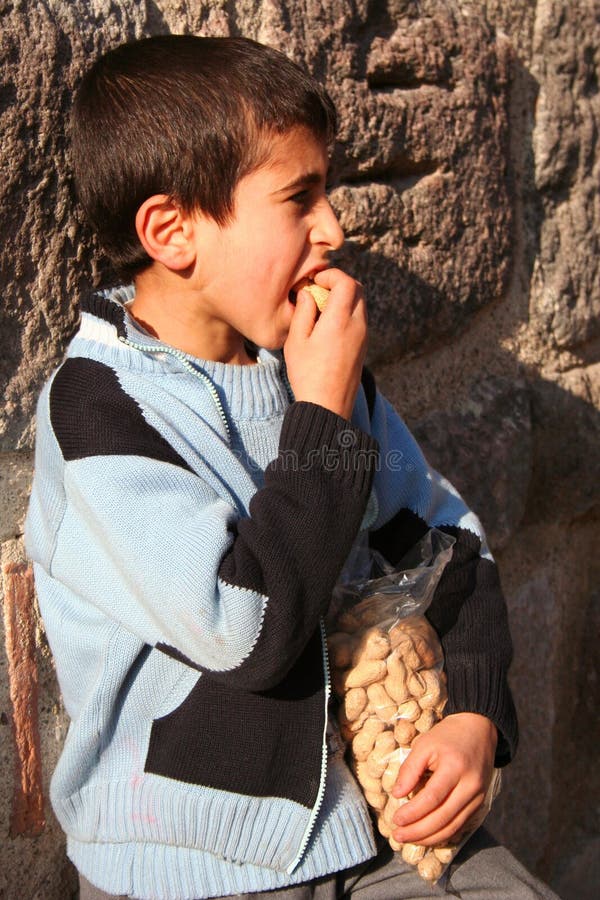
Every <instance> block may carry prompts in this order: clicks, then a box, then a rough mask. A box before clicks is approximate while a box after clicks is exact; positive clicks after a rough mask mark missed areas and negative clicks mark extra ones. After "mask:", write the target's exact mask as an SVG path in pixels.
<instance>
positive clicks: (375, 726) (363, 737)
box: [352, 716, 385, 762]
mask: <svg viewBox="0 0 600 900" xmlns="http://www.w3.org/2000/svg"><path fill="white" fill-rule="evenodd" d="M384 728H385V725H384V724H383V722H382V721H381V719H378V718H376V717H375V716H371V717H370V718H368V719H367V720H366V722H365V724H364V725H363V727H362V728H361V730H360V731H359V732H358V733H357V734H355V735H354V738H353V739H352V753H353V754H354V758H355V759H356V760H358V761H359V762H364V761H365V760H366V758H367V756H368V755H369V753H370V752H371V750H372V749H373V745H374V743H375V738H376V737H377V735H378V734H380V733H381V732H382V731H383V729H384Z"/></svg>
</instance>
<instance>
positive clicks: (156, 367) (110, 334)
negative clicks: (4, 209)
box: [78, 285, 291, 419]
mask: <svg viewBox="0 0 600 900" xmlns="http://www.w3.org/2000/svg"><path fill="white" fill-rule="evenodd" d="M134 293H135V291H134V288H133V285H129V286H123V287H118V288H111V289H108V290H103V291H98V292H96V293H93V294H90V295H89V296H87V297H86V298H85V299H84V300H83V301H82V303H81V312H82V323H81V328H80V331H79V335H78V337H79V338H82V339H84V340H86V339H87V340H91V341H94V342H96V343H99V344H101V345H104V346H105V347H106V349H107V350H108V349H109V347H110V346H111V345H112V346H113V347H114V348H115V349H116V348H117V347H119V348H120V349H121V350H123V349H125V348H126V347H130V348H131V351H132V354H133V356H132V357H131V363H132V367H133V368H136V369H139V368H140V367H141V368H144V369H145V368H146V367H149V368H151V369H152V370H153V371H155V372H160V371H163V372H165V373H167V372H169V373H172V372H181V371H182V370H187V371H190V370H195V371H197V372H198V373H201V374H202V375H203V376H204V377H206V378H208V379H209V380H210V381H211V382H212V384H213V385H214V387H215V389H216V390H217V393H218V394H219V396H220V399H221V402H222V403H223V404H224V405H225V407H226V409H227V411H228V414H229V415H230V416H231V417H232V418H233V419H238V418H240V419H246V418H250V419H254V418H256V419H260V418H265V417H269V416H274V415H275V416H276V415H279V414H281V413H282V412H283V411H284V410H285V409H286V408H287V406H288V404H289V402H290V399H291V390H290V389H289V387H288V384H287V378H286V376H285V365H284V362H283V354H282V353H281V352H280V351H279V352H271V351H269V350H265V349H264V348H259V349H258V362H257V364H256V365H249V366H248V365H245V366H242V365H234V364H232V363H222V362H217V361H214V360H206V359H199V358H198V357H194V356H191V355H190V354H188V353H184V352H183V351H181V350H175V349H174V348H170V347H167V346H166V345H165V344H163V343H162V342H161V341H160V340H158V339H157V338H155V337H153V336H152V335H150V334H148V332H147V331H145V330H144V329H143V328H142V327H141V326H140V325H139V324H138V323H137V322H136V321H135V319H133V318H132V316H130V315H129V313H128V311H127V304H128V303H129V302H130V301H131V300H132V299H133V297H134ZM119 356H120V357H121V359H120V361H121V364H122V363H123V359H122V355H121V353H119ZM144 360H145V361H146V362H145V364H144Z"/></svg>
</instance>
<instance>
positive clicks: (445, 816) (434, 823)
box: [392, 790, 484, 846]
mask: <svg viewBox="0 0 600 900" xmlns="http://www.w3.org/2000/svg"><path fill="white" fill-rule="evenodd" d="M483 797H484V795H483V793H478V794H477V795H476V796H475V797H473V798H472V799H470V800H469V801H468V802H465V796H464V792H463V791H461V790H456V791H453V792H452V793H451V794H450V795H448V797H447V799H446V802H443V803H442V804H441V805H440V806H438V807H437V808H436V809H434V811H433V812H431V813H429V815H426V816H424V817H423V818H420V819H419V820H418V821H416V822H414V823H412V824H410V825H404V826H402V827H398V828H396V829H395V830H394V831H393V832H392V834H393V836H394V839H395V840H397V841H398V842H399V843H403V842H408V843H411V844H423V845H425V846H432V845H434V844H439V843H442V842H444V841H448V840H451V839H453V838H455V836H456V835H457V834H458V833H459V832H460V831H461V830H462V829H463V827H464V825H465V824H466V823H468V821H469V819H470V818H471V816H473V814H474V813H476V812H477V810H478V809H479V808H480V806H481V804H482V802H483ZM412 802H413V801H410V803H412ZM410 803H407V804H406V805H405V806H403V807H401V809H400V810H399V811H398V813H396V815H395V816H394V820H395V821H396V820H397V819H398V818H399V817H400V813H401V812H404V811H405V810H408V807H409V805H410Z"/></svg>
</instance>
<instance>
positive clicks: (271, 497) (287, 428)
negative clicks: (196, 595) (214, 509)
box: [219, 403, 377, 689]
mask: <svg viewBox="0 0 600 900" xmlns="http://www.w3.org/2000/svg"><path fill="white" fill-rule="evenodd" d="M376 448H377V445H376V442H375V441H374V440H373V439H372V438H370V437H369V436H368V435H366V434H365V433H364V432H362V431H360V430H359V429H356V428H353V427H352V426H350V425H349V423H348V422H347V421H345V420H343V419H341V418H340V417H338V416H336V415H334V414H333V413H331V412H328V411H327V410H325V409H323V408H322V407H320V406H315V405H313V404H310V403H294V404H292V406H291V407H290V409H289V410H288V412H287V414H286V417H285V420H284V424H283V428H282V433H281V439H280V447H279V455H278V457H277V459H275V460H274V461H273V462H272V463H271V464H270V465H269V466H268V468H267V470H266V473H265V486H264V488H263V489H262V490H259V491H258V492H257V493H256V495H255V497H254V498H253V500H252V501H251V504H250V517H249V518H246V519H242V520H240V521H239V522H238V527H237V534H236V538H235V540H234V542H233V545H232V547H231V549H230V551H229V553H228V554H227V555H226V556H225V557H224V559H223V563H222V565H221V569H220V571H219V577H220V578H221V579H222V580H223V581H225V582H226V583H227V584H229V585H232V586H239V587H241V588H243V589H246V590H251V591H253V592H255V593H258V594H261V595H263V596H265V597H266V598H267V602H266V607H265V614H264V619H263V623H262V627H261V632H260V636H259V638H258V641H257V644H256V646H255V647H254V649H253V652H252V654H251V657H250V658H249V659H248V660H246V661H244V663H243V664H242V665H241V666H240V667H239V669H238V672H237V676H236V677H239V678H242V679H243V680H244V681H245V682H246V683H248V684H253V685H255V686H257V685H260V688H261V689H264V688H266V687H270V686H273V685H274V684H276V683H277V681H278V679H280V678H281V677H283V676H284V675H285V674H286V672H287V671H288V670H289V669H290V668H291V666H292V665H293V663H294V662H295V660H296V659H297V657H298V656H299V654H300V653H301V651H302V649H303V648H304V646H305V645H306V643H307V642H308V640H309V639H310V637H311V635H312V633H313V632H314V629H315V627H316V626H317V623H318V619H319V617H320V616H321V615H322V614H323V613H324V612H325V611H326V609H327V605H328V603H329V600H330V598H331V592H332V590H333V587H334V584H335V582H336V580H337V578H338V576H339V572H340V570H341V568H342V565H343V563H344V561H345V559H346V557H347V555H348V553H349V551H350V548H351V546H352V542H353V541H354V539H355V537H356V534H357V532H358V530H359V527H360V523H361V519H362V516H363V514H364V509H365V506H366V503H367V500H368V496H369V492H370V486H371V481H372V474H373V470H374V467H375V462H376V459H377V449H376ZM300 611H301V612H300ZM264 648H268V655H267V656H268V658H269V659H270V660H271V664H270V667H269V671H266V670H265V669H264V665H265V657H266V654H265V649H264ZM273 659H279V660H280V662H279V664H278V665H274V664H273Z"/></svg>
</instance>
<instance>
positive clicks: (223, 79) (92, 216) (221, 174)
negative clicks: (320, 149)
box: [71, 35, 336, 277]
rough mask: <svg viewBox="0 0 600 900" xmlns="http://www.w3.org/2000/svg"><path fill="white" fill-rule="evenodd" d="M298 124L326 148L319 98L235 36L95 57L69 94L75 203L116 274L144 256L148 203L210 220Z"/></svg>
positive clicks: (145, 261) (172, 38)
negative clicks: (141, 232) (165, 201)
mask: <svg viewBox="0 0 600 900" xmlns="http://www.w3.org/2000/svg"><path fill="white" fill-rule="evenodd" d="M298 127H301V128H305V129H307V130H308V131H309V132H310V133H311V134H312V135H313V136H314V137H315V138H317V139H318V140H319V141H320V142H323V144H330V143H331V142H332V140H333V137H334V134H335V127H336V115H335V109H334V106H333V104H332V101H331V99H330V98H329V96H328V95H327V93H326V92H325V90H324V89H323V88H322V87H321V86H320V85H319V84H318V83H317V82H316V81H315V80H314V79H313V78H312V77H311V76H309V75H308V74H307V73H306V72H304V71H303V70H302V69H301V68H300V67H299V66H297V65H296V64H295V63H293V62H291V61H290V60H289V59H288V58H287V57H286V56H284V55H283V54H282V53H279V52H278V51H276V50H272V49H270V48H268V47H265V46H263V45H261V44H257V43H256V42H254V41H251V40H248V39H246V38H201V37H192V36H183V35H162V36H157V37H152V38H147V39H144V40H141V41H137V42H134V43H131V44H124V45H122V46H120V47H117V48H116V49H114V50H112V51H110V52H109V53H107V54H106V55H105V56H103V57H102V58H101V59H99V60H98V61H97V62H96V63H95V64H94V66H93V67H92V69H91V70H90V71H89V72H88V74H87V75H86V77H85V78H84V81H83V82H82V84H81V87H80V89H79V92H78V95H77V98H76V101H75V105H74V110H73V118H72V134H71V137H72V153H73V165H74V171H75V180H76V184H77V188H78V193H79V197H80V201H81V203H82V205H83V208H84V210H85V212H86V214H87V216H88V219H89V221H90V222H91V224H92V226H93V227H94V229H95V231H96V233H97V235H98V237H99V239H100V242H101V243H102V245H103V247H104V249H105V250H106V252H107V254H108V256H109V258H110V259H111V261H112V263H113V265H114V266H115V268H116V269H117V270H118V271H119V272H120V274H121V275H122V276H125V277H133V276H134V275H136V274H137V273H139V272H141V271H142V270H143V269H145V268H146V267H147V266H148V265H149V264H150V263H151V262H152V260H151V258H150V257H149V256H148V255H147V253H146V251H145V250H144V248H143V246H142V244H141V242H140V240H139V238H138V235H137V232H136V226H135V219H136V213H137V212H138V210H139V208H140V206H141V205H142V204H143V203H144V201H145V200H146V199H147V198H148V197H151V196H152V195H158V194H164V195H167V196H168V197H170V198H171V199H172V200H173V201H175V202H176V203H178V204H179V205H180V206H181V208H182V209H183V210H185V211H186V212H191V211H193V210H196V209H197V210H200V211H201V212H202V213H203V214H204V215H206V216H209V217H211V218H212V219H214V220H215V221H216V222H217V223H219V224H225V223H227V222H228V221H229V220H230V218H231V215H232V213H233V201H234V193H235V189H236V187H237V185H238V184H239V182H240V180H241V179H242V178H243V177H244V176H245V175H248V174H249V173H250V172H252V171H254V170H256V169H258V168H259V167H260V166H261V165H262V164H263V163H264V162H265V161H266V160H267V159H268V157H269V145H270V139H272V138H273V137H274V136H276V135H283V134H286V133H288V132H290V131H292V130H294V129H296V128H298Z"/></svg>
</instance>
